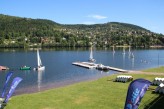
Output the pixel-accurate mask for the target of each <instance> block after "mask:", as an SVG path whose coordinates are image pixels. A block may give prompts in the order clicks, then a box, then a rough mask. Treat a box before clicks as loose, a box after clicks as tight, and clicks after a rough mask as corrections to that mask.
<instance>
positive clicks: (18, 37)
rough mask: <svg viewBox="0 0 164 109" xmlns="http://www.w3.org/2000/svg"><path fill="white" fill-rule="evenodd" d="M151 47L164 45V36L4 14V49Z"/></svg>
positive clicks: (0, 18)
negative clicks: (38, 47) (93, 46)
mask: <svg viewBox="0 0 164 109" xmlns="http://www.w3.org/2000/svg"><path fill="white" fill-rule="evenodd" d="M93 43H94V44H95V46H100V47H102V46H113V45H114V46H117V45H131V46H133V47H137V46H139V47H141V46H142V47H149V46H156V45H162V46H163V45H164V35H162V34H157V33H153V32H151V31H149V30H146V29H144V28H142V27H139V26H136V25H132V24H127V23H119V22H109V23H105V24H94V25H82V24H78V25H64V24H59V23H56V22H53V21H50V20H45V19H31V18H21V17H15V16H8V15H2V14H0V47H36V46H42V47H56V46H67V47H68V46H71V47H84V46H90V45H91V44H93Z"/></svg>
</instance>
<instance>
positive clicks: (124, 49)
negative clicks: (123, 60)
mask: <svg viewBox="0 0 164 109" xmlns="http://www.w3.org/2000/svg"><path fill="white" fill-rule="evenodd" d="M122 54H123V55H125V48H124V47H123V52H122Z"/></svg>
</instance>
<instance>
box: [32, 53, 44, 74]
mask: <svg viewBox="0 0 164 109" xmlns="http://www.w3.org/2000/svg"><path fill="white" fill-rule="evenodd" d="M37 63H38V66H37V67H36V68H34V70H38V71H42V70H45V66H43V65H42V61H41V58H40V55H39V50H37Z"/></svg>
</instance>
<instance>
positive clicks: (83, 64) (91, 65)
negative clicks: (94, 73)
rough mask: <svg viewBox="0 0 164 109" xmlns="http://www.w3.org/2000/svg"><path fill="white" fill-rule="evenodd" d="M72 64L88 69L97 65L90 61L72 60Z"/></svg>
mask: <svg viewBox="0 0 164 109" xmlns="http://www.w3.org/2000/svg"><path fill="white" fill-rule="evenodd" d="M72 64H73V65H76V66H80V67H85V68H88V69H92V68H96V67H97V66H96V65H95V64H94V63H90V62H73V63H72Z"/></svg>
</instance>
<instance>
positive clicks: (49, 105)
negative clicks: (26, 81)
mask: <svg viewBox="0 0 164 109" xmlns="http://www.w3.org/2000/svg"><path fill="white" fill-rule="evenodd" d="M159 69H161V68H159ZM162 69H163V67H162ZM157 70H158V69H156V71H157ZM150 71H151V72H153V71H154V70H150ZM161 71H162V70H161ZM126 75H132V76H133V78H134V79H138V78H144V79H147V80H150V81H153V80H154V78H155V77H157V76H156V75H146V74H126ZM116 76H117V75H111V76H108V77H103V78H100V79H98V80H94V81H87V82H81V83H76V84H73V85H69V86H65V87H62V88H56V89H52V90H48V91H44V92H39V93H34V94H24V95H18V96H13V97H12V99H11V100H10V101H9V102H8V104H7V106H6V107H5V109H123V108H124V104H125V99H126V94H127V90H128V86H129V84H130V82H127V83H121V82H113V80H114V79H115V78H116ZM158 77H159V75H158ZM161 77H162V76H161ZM163 78H164V76H163ZM156 87H157V86H150V89H149V90H148V91H147V92H146V93H145V95H144V97H143V99H142V100H141V104H140V106H139V109H148V108H146V107H147V106H148V107H149V106H150V105H151V104H153V103H154V102H156V99H158V98H159V97H160V96H159V94H154V93H152V92H153V89H155V88H156ZM163 107H164V97H163V98H162V99H161V103H160V104H159V103H158V104H157V105H154V106H153V107H151V108H149V109H163Z"/></svg>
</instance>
